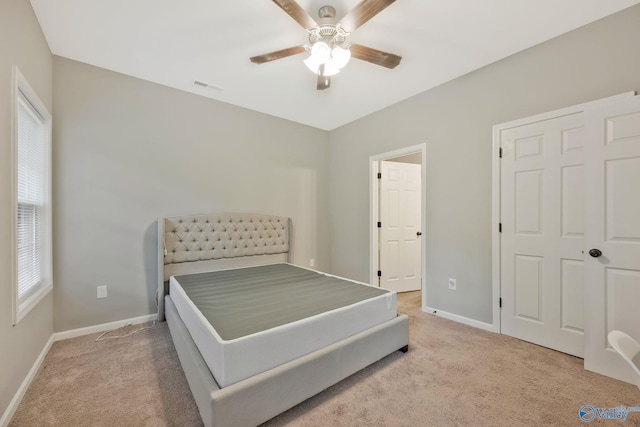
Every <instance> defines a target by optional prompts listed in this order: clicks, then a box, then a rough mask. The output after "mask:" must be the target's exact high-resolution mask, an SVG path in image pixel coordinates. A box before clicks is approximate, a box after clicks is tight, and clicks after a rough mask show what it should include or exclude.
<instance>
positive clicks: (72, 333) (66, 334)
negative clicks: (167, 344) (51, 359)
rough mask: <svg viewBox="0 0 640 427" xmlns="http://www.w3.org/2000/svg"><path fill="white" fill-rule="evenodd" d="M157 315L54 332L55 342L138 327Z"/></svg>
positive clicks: (154, 318)
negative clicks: (124, 327) (128, 327)
mask: <svg viewBox="0 0 640 427" xmlns="http://www.w3.org/2000/svg"><path fill="white" fill-rule="evenodd" d="M157 318H158V314H157V313H154V314H147V315H146V316H140V317H134V318H133V319H125V320H118V321H115V322H109V323H103V324H101V325H94V326H87V327H86V328H78V329H71V330H69V331H63V332H55V333H54V334H53V336H54V340H55V341H62V340H68V339H69V338H76V337H81V336H83V335H89V334H95V333H96V332H105V331H110V330H111V329H117V328H121V327H123V326H128V325H138V324H140V323H145V322H151V321H152V320H156V319H157Z"/></svg>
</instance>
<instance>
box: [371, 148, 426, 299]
mask: <svg viewBox="0 0 640 427" xmlns="http://www.w3.org/2000/svg"><path fill="white" fill-rule="evenodd" d="M425 163H426V144H422V145H418V146H413V147H407V148H405V149H401V150H395V151H393V152H388V153H383V154H379V155H376V156H372V157H371V158H370V169H371V186H370V188H371V195H370V200H371V218H372V222H371V245H370V246H371V259H370V266H371V283H373V284H374V285H378V286H380V287H383V288H387V289H391V290H394V291H396V292H410V291H422V299H423V302H425V301H426V299H425V297H426V296H425V293H424V268H425V257H424V253H425V247H426V245H425V242H424V237H423V235H424V234H425V231H426V230H425V203H424V199H425V183H424V180H425V173H424V165H425Z"/></svg>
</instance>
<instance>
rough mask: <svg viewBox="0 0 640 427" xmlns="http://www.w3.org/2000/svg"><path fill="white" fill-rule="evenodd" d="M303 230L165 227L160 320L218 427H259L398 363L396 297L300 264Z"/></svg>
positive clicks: (268, 225) (209, 218)
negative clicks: (296, 260) (295, 257)
mask: <svg viewBox="0 0 640 427" xmlns="http://www.w3.org/2000/svg"><path fill="white" fill-rule="evenodd" d="M291 235H292V225H291V221H290V220H289V219H288V218H285V217H277V216H270V215H256V214H205V215H187V216H180V217H171V218H161V219H159V220H158V242H159V244H158V277H159V281H158V282H159V283H158V319H159V320H165V319H166V321H167V323H168V326H169V330H170V333H171V336H172V339H173V342H174V344H175V347H176V351H177V353H178V357H179V359H180V363H181V364H182V368H183V370H184V373H185V376H186V378H187V381H188V383H189V386H190V388H191V391H192V393H193V396H194V399H195V401H196V404H197V406H198V409H199V411H200V416H201V417H202V420H203V422H204V424H205V425H206V426H216V427H221V426H255V425H258V424H261V423H263V422H265V421H267V420H269V419H271V418H273V417H274V416H276V415H278V414H279V413H281V412H284V411H286V410H287V409H289V408H291V407H293V406H295V405H297V404H298V403H300V402H302V401H304V400H306V399H308V398H309V397H311V396H313V395H315V394H317V393H319V392H321V391H322V390H324V389H326V388H328V387H330V386H331V385H333V384H335V383H337V382H339V381H341V380H342V379H344V378H346V377H348V376H350V375H352V374H353V373H355V372H357V371H359V370H361V369H363V368H364V367H366V366H368V365H370V364H372V363H374V362H376V361H378V360H380V359H381V358H383V357H384V356H386V355H388V354H390V353H392V352H394V351H397V350H401V351H407V349H408V341H409V326H408V318H407V316H406V315H398V314H397V311H396V298H395V297H396V295H395V293H393V292H390V291H387V290H383V289H379V288H375V287H371V286H368V285H365V284H362V283H358V282H354V281H349V280H346V279H343V278H340V277H336V276H333V275H329V274H325V273H320V272H317V271H314V270H310V269H306V268H301V267H298V266H295V265H293V264H292V263H291V261H292V260H291V257H290V253H291V244H290V242H291V240H292V239H290V236H291Z"/></svg>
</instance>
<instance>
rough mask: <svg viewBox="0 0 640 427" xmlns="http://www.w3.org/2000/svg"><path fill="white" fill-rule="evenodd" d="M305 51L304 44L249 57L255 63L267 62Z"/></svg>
mask: <svg viewBox="0 0 640 427" xmlns="http://www.w3.org/2000/svg"><path fill="white" fill-rule="evenodd" d="M304 51H305V48H304V46H294V47H288V48H286V49H282V50H276V51H275V52H270V53H265V54H264V55H258V56H252V57H251V58H249V59H250V60H251V62H253V63H254V64H264V63H265V62H269V61H274V60H276V59H280V58H286V57H287V56H292V55H297V54H299V53H302V52H304Z"/></svg>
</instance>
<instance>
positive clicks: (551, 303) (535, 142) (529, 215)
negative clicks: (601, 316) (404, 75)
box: [500, 113, 584, 357]
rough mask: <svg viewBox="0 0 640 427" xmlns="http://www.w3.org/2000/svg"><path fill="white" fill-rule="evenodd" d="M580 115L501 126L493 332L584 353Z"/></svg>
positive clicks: (576, 353) (582, 179)
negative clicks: (496, 328) (497, 315)
mask: <svg viewBox="0 0 640 427" xmlns="http://www.w3.org/2000/svg"><path fill="white" fill-rule="evenodd" d="M583 145H584V129H583V117H582V113H577V114H572V115H568V116H564V117H556V118H552V119H549V120H544V121H539V122H535V123H531V124H526V125H522V126H518V127H513V128H509V129H505V130H502V131H501V135H500V146H501V147H502V161H501V178H500V180H501V182H500V185H501V207H500V212H501V223H502V233H501V255H500V256H501V262H500V266H501V267H500V268H501V272H500V274H501V297H502V310H501V332H502V333H504V334H507V335H511V336H513V337H516V338H519V339H522V340H525V341H529V342H532V343H535V344H539V345H542V346H545V347H549V348H553V349H556V350H560V351H562V352H565V353H568V354H572V355H575V356H579V357H582V356H583V353H584V316H583V311H584V299H583V291H584V260H583V259H584V254H583V249H584V248H583V237H584V220H583V218H584V217H583V212H584V205H583V196H584V166H583V155H584V153H583V151H584V149H583Z"/></svg>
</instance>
